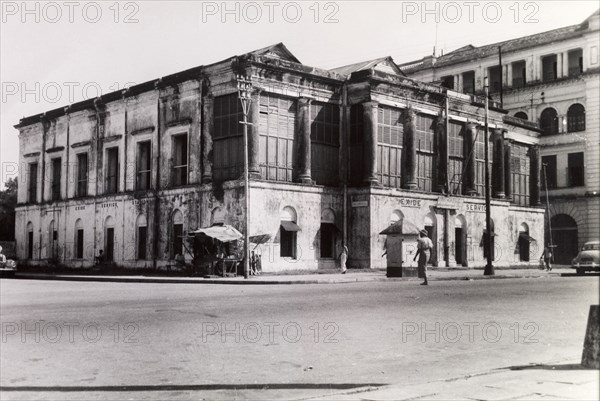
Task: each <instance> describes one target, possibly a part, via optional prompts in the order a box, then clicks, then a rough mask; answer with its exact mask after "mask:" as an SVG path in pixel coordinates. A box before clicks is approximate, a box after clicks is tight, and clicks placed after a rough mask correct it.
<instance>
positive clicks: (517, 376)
mask: <svg viewBox="0 0 600 401" xmlns="http://www.w3.org/2000/svg"><path fill="white" fill-rule="evenodd" d="M599 394H600V393H599V388H598V371H597V370H593V369H585V368H582V367H581V366H580V364H579V361H574V360H565V361H559V362H551V363H548V364H543V365H536V364H534V365H529V366H513V367H509V368H503V369H496V370H493V371H489V372H481V373H478V374H473V375H469V376H466V377H457V378H452V379H447V380H438V381H431V382H426V383H414V384H404V385H400V384H395V385H390V386H385V387H381V388H365V389H361V390H359V391H354V392H350V391H349V392H346V393H343V394H342V393H341V392H340V393H337V394H330V395H327V396H325V397H316V398H312V400H332V401H333V400H382V401H384V400H419V401H421V400H423V401H427V400H598V397H599Z"/></svg>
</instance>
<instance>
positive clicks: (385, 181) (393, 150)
mask: <svg viewBox="0 0 600 401" xmlns="http://www.w3.org/2000/svg"><path fill="white" fill-rule="evenodd" d="M403 123H404V122H403V118H402V110H400V109H395V108H392V107H386V106H379V108H378V109H377V178H378V179H379V182H380V183H381V184H382V185H383V186H384V187H392V188H401V186H402V183H401V175H402V167H401V166H402V164H401V163H402V143H403V141H404V136H403V133H404V127H403Z"/></svg>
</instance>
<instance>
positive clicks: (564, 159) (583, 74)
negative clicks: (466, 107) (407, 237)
mask: <svg viewBox="0 0 600 401" xmlns="http://www.w3.org/2000/svg"><path fill="white" fill-rule="evenodd" d="M599 20H600V16H599V12H598V11H596V12H595V13H594V14H592V15H591V16H590V17H588V18H587V19H586V20H585V21H583V22H582V23H580V24H577V25H572V26H567V27H564V28H559V29H555V30H552V31H548V32H543V33H539V34H535V35H531V36H525V37H521V38H517V39H513V40H508V41H505V42H499V43H494V44H490V45H485V46H480V47H475V46H471V45H468V46H464V47H461V48H459V49H457V50H455V51H452V52H450V53H447V54H444V55H442V56H440V57H432V56H430V57H425V58H423V59H422V60H420V61H416V62H411V63H406V64H404V65H401V66H400V68H401V69H402V71H404V72H405V73H406V74H407V75H408V76H410V77H412V78H415V79H418V80H423V81H426V82H438V83H440V84H441V85H443V86H445V87H448V88H451V89H453V90H455V91H458V92H462V93H468V94H482V93H483V91H484V87H483V85H484V78H485V77H487V78H488V86H489V89H490V93H491V96H492V98H493V99H494V100H495V101H498V102H501V103H502V107H503V108H504V109H506V110H507V111H508V112H509V114H510V115H511V116H513V117H514V118H518V119H521V120H522V121H527V122H536V123H539V125H540V128H541V130H542V136H541V139H540V146H541V155H542V166H543V169H542V171H541V174H542V175H541V177H542V193H543V198H544V203H545V201H546V199H545V195H546V190H547V195H548V199H549V205H550V206H549V217H550V219H549V220H548V219H547V221H546V224H547V225H548V224H549V227H550V230H547V237H546V240H547V241H550V240H552V242H553V243H554V244H555V245H556V246H557V248H556V252H555V260H556V261H557V262H558V263H570V262H571V259H572V258H573V257H574V256H575V255H576V254H577V250H578V249H579V247H580V246H581V245H582V244H583V243H584V242H586V241H589V240H592V239H598V236H599V232H600V187H599V186H600V178H599V173H600V148H599V143H600V133H599V131H600V126H599V116H600V103H599V100H600V99H599V96H598V93H600V60H599V56H598V52H599V47H600V43H599V42H600V32H599V29H600V22H599ZM512 168H514V169H518V166H517V165H515V166H513V167H512ZM550 235H551V238H550Z"/></svg>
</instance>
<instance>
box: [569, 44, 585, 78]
mask: <svg viewBox="0 0 600 401" xmlns="http://www.w3.org/2000/svg"><path fill="white" fill-rule="evenodd" d="M568 57H569V76H570V77H572V76H576V75H579V74H581V73H582V72H583V50H582V49H575V50H571V51H570V52H569V53H568Z"/></svg>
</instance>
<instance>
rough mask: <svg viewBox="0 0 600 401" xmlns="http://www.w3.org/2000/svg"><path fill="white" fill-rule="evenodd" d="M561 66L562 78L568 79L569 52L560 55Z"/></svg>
mask: <svg viewBox="0 0 600 401" xmlns="http://www.w3.org/2000/svg"><path fill="white" fill-rule="evenodd" d="M584 60H585V57H584ZM557 61H558V60H557ZM562 66H563V67H562V70H563V77H568V76H569V52H564V53H562ZM559 76H560V75H559Z"/></svg>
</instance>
